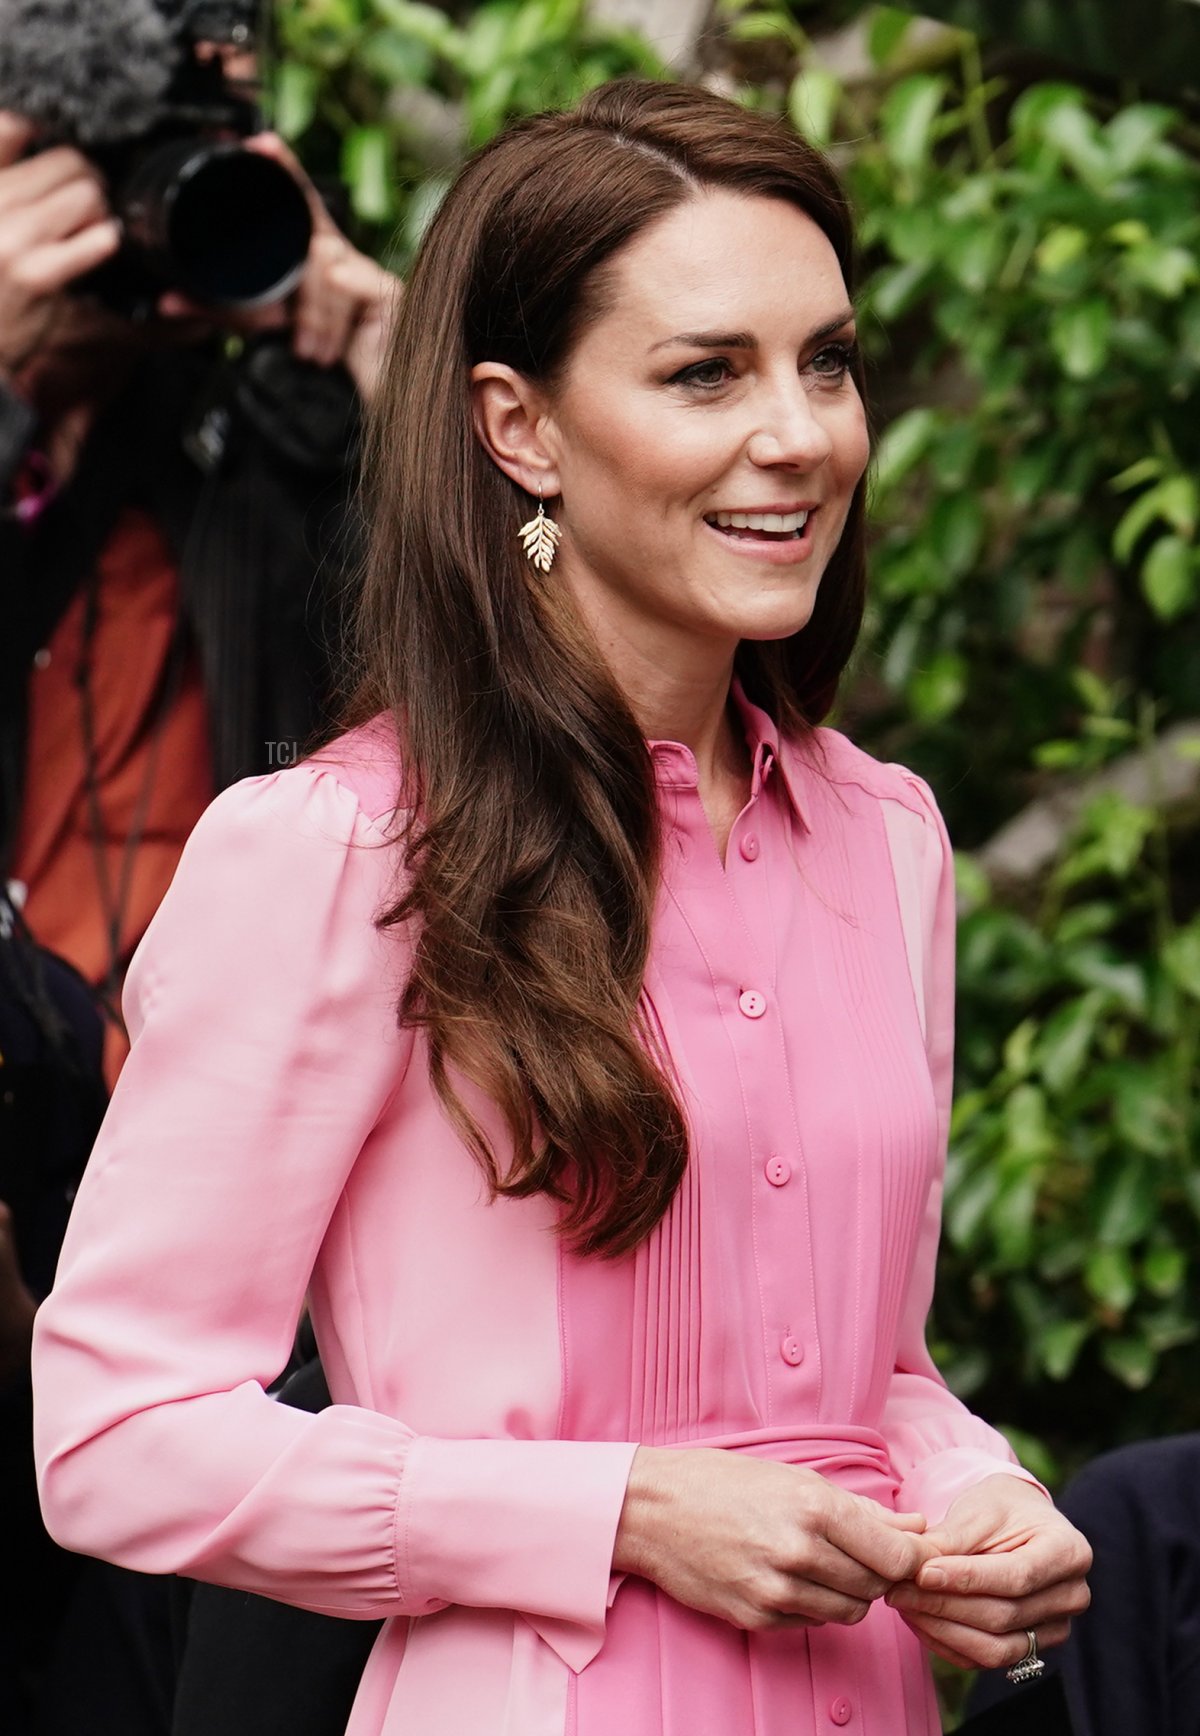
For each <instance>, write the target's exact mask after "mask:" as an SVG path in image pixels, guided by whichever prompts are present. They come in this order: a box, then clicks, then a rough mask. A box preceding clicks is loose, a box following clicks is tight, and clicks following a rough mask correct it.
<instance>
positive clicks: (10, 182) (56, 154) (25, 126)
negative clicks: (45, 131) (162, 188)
mask: <svg viewBox="0 0 1200 1736" xmlns="http://www.w3.org/2000/svg"><path fill="white" fill-rule="evenodd" d="M33 136H34V129H33V127H32V126H31V125H30V123H29V122H28V121H25V120H22V119H21V117H20V116H18V115H14V114H9V113H7V112H6V111H4V110H0V374H3V375H4V376H6V377H8V378H9V379H12V378H13V377H15V376H16V375H18V374H19V373H20V371H21V369H22V368H23V367H24V365H25V363H26V362H28V361H29V360H30V359H31V357H33V356H34V355H35V354H36V352H37V351H38V349H39V348H40V346H41V345H42V344H44V343H45V342H46V340H47V339H48V338H49V336H50V335H51V333H52V330H53V328H54V325H55V323H56V321H57V320H58V318H59V316H60V315H61V313H62V312H63V309H64V305H65V303H64V293H65V291H66V289H67V286H68V285H69V284H70V283H72V282H73V281H74V280H75V279H76V278H78V277H82V276H83V275H84V274H85V273H86V272H89V271H92V270H94V268H95V267H96V266H98V265H100V264H102V263H103V262H104V260H106V259H108V258H109V257H110V256H111V255H112V254H114V253H115V252H116V250H117V248H118V246H119V245H120V240H121V233H120V227H119V225H118V224H117V222H116V220H115V219H114V218H113V216H112V215H111V213H110V212H109V209H108V205H107V202H106V200H105V195H104V186H103V182H102V181H101V179H100V176H99V174H98V172H97V171H96V169H94V168H93V167H92V165H91V164H90V163H89V162H88V161H87V159H86V158H85V157H83V156H81V155H80V153H79V152H78V151H75V150H72V149H71V148H70V147H69V146H67V145H56V146H54V147H52V148H51V149H50V150H47V151H41V152H39V153H37V154H36V155H35V156H32V157H27V156H25V154H24V153H25V151H26V149H27V147H28V145H29V143H30V141H31V139H32V138H33Z"/></svg>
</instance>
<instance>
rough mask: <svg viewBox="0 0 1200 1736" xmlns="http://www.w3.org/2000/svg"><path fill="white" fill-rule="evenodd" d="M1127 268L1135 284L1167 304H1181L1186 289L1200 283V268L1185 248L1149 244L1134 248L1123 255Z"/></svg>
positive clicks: (1193, 256)
mask: <svg viewBox="0 0 1200 1736" xmlns="http://www.w3.org/2000/svg"><path fill="white" fill-rule="evenodd" d="M1123 263H1124V269H1125V273H1126V275H1127V276H1128V277H1130V278H1132V280H1133V282H1134V283H1137V284H1140V285H1141V287H1142V288H1143V289H1148V290H1150V291H1151V292H1152V293H1153V294H1154V295H1157V296H1161V298H1162V299H1163V300H1164V301H1178V300H1179V297H1180V296H1181V295H1182V294H1183V292H1184V290H1185V289H1187V288H1189V287H1190V285H1192V284H1193V283H1195V282H1197V280H1200V265H1198V264H1197V261H1196V257H1195V255H1194V254H1192V253H1189V252H1188V250H1187V248H1186V247H1160V246H1159V245H1158V244H1157V243H1155V242H1147V243H1146V244H1145V245H1144V246H1142V247H1131V248H1130V250H1129V252H1128V253H1126V254H1125V256H1124V262H1123Z"/></svg>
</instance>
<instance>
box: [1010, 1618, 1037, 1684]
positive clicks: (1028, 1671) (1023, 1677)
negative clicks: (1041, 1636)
mask: <svg viewBox="0 0 1200 1736" xmlns="http://www.w3.org/2000/svg"><path fill="white" fill-rule="evenodd" d="M1025 1638H1026V1639H1027V1640H1028V1641H1029V1650H1028V1651H1027V1652H1026V1653H1025V1656H1024V1657H1023V1658H1022V1659H1021V1660H1020V1662H1019V1663H1016V1664H1014V1665H1013V1667H1012V1669H1011V1670H1005V1672H1004V1674H1005V1675H1006V1676H1007V1677H1008V1680H1009V1681H1010V1682H1034V1681H1036V1680H1037V1678H1038V1677H1039V1676H1040V1675H1041V1673H1042V1671H1043V1670H1044V1669H1045V1668H1046V1666H1045V1664H1044V1663H1043V1662H1042V1660H1041V1658H1039V1657H1038V1655H1037V1635H1036V1634H1035V1633H1034V1631H1033V1629H1032V1628H1026V1629H1025Z"/></svg>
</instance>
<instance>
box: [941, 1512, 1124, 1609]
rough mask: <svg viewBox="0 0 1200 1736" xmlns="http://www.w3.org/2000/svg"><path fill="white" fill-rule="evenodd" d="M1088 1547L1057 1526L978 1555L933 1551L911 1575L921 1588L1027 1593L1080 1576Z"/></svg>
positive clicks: (1088, 1555) (1085, 1565)
mask: <svg viewBox="0 0 1200 1736" xmlns="http://www.w3.org/2000/svg"><path fill="white" fill-rule="evenodd" d="M1090 1565H1091V1550H1090V1549H1089V1548H1088V1546H1087V1544H1086V1542H1085V1541H1084V1539H1083V1538H1082V1537H1081V1536H1080V1534H1079V1532H1077V1531H1074V1530H1072V1529H1071V1528H1070V1527H1068V1526H1056V1527H1055V1528H1054V1530H1053V1531H1052V1532H1046V1533H1040V1534H1038V1535H1037V1536H1034V1537H1031V1538H1030V1539H1029V1541H1028V1542H1027V1543H1023V1544H1021V1546H1020V1547H1019V1548H1017V1549H1010V1550H1002V1551H996V1552H995V1553H991V1554H979V1555H937V1556H934V1557H933V1558H931V1559H930V1560H928V1561H927V1562H926V1563H925V1565H924V1566H923V1567H922V1568H921V1569H920V1571H919V1572H918V1573H916V1574H915V1575H913V1576H912V1577H914V1578H915V1579H916V1582H917V1585H918V1586H919V1588H920V1589H921V1590H922V1591H950V1592H958V1593H959V1594H961V1595H970V1596H985V1597H1011V1598H1019V1597H1029V1596H1030V1595H1032V1594H1033V1593H1034V1592H1037V1591H1040V1590H1041V1589H1042V1588H1043V1587H1044V1586H1047V1585H1057V1584H1059V1583H1060V1582H1061V1581H1063V1580H1065V1579H1075V1578H1080V1577H1082V1575H1083V1574H1085V1573H1086V1572H1087V1570H1088V1567H1089V1566H1090Z"/></svg>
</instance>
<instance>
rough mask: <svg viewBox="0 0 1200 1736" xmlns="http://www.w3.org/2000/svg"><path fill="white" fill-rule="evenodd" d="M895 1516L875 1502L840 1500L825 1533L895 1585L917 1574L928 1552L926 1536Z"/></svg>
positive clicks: (864, 1564)
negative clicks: (898, 1521) (843, 1502)
mask: <svg viewBox="0 0 1200 1736" xmlns="http://www.w3.org/2000/svg"><path fill="white" fill-rule="evenodd" d="M872 1509H874V1510H873V1511H872ZM903 1517H906V1518H912V1517H914V1516H913V1515H905V1516H903ZM916 1517H919V1515H916ZM896 1518H897V1515H896V1514H892V1513H889V1512H887V1510H886V1509H885V1508H882V1507H876V1506H875V1504H874V1503H867V1502H865V1501H862V1502H859V1501H855V1502H852V1503H851V1502H847V1503H845V1504H841V1503H839V1504H838V1505H837V1506H836V1507H835V1508H834V1510H833V1513H832V1514H831V1516H830V1522H829V1524H828V1526H827V1528H826V1533H825V1534H826V1536H827V1537H828V1538H829V1541H830V1542H831V1543H833V1544H835V1545H836V1547H837V1548H839V1549H840V1550H842V1551H843V1553H844V1554H846V1555H850V1556H852V1557H853V1558H854V1560H855V1561H859V1562H861V1563H862V1565H863V1566H864V1567H867V1568H869V1569H870V1570H871V1572H872V1573H876V1574H878V1575H879V1577H880V1578H881V1579H885V1580H887V1581H888V1582H889V1584H892V1585H894V1584H896V1583H897V1581H899V1580H902V1579H913V1578H915V1577H916V1575H917V1572H918V1570H919V1569H920V1568H921V1566H922V1564H923V1563H924V1562H925V1561H926V1560H927V1559H928V1556H929V1550H928V1548H927V1546H926V1543H925V1538H924V1537H923V1536H922V1535H921V1534H920V1532H918V1531H916V1530H915V1528H909V1527H908V1526H906V1525H903V1524H900V1525H898V1524H896V1523H894V1521H895V1519H896ZM889 1521H892V1522H891V1523H889Z"/></svg>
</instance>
